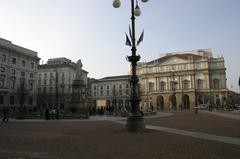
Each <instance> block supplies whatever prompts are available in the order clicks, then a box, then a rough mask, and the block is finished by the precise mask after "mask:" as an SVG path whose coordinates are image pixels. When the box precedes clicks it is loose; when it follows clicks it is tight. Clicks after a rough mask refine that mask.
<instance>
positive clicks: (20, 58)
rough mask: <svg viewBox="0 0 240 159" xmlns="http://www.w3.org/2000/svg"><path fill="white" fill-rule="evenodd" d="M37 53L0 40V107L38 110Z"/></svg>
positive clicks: (13, 109)
mask: <svg viewBox="0 0 240 159" xmlns="http://www.w3.org/2000/svg"><path fill="white" fill-rule="evenodd" d="M39 60H40V58H39V57H38V55H37V52H35V51H32V50H29V49H26V48H23V47H21V46H18V45H15V44H13V43H12V42H11V41H8V40H5V39H1V38H0V107H3V106H7V107H11V108H12V111H15V109H17V108H19V106H23V107H24V109H28V110H33V109H35V108H36V77H37V67H38V63H39Z"/></svg>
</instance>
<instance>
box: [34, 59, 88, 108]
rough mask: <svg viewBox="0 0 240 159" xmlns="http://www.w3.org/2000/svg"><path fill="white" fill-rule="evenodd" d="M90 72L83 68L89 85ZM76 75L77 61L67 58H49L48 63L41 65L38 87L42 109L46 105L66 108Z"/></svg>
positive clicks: (85, 79)
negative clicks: (88, 76)
mask: <svg viewBox="0 0 240 159" xmlns="http://www.w3.org/2000/svg"><path fill="white" fill-rule="evenodd" d="M87 75H88V72H87V71H85V70H83V71H82V76H83V80H84V84H85V85H87V82H88V80H87V79H88V78H87ZM75 76H76V63H74V62H72V61H71V60H69V59H67V58H64V57H62V58H53V59H49V60H48V61H47V63H46V64H43V65H39V67H38V77H37V80H38V82H37V88H38V93H37V95H38V106H39V107H40V109H41V110H44V109H45V108H46V107H49V108H53V107H56V106H58V107H59V108H61V109H64V107H65V104H66V103H67V102H68V101H69V100H70V98H71V93H72V84H73V80H74V79H75Z"/></svg>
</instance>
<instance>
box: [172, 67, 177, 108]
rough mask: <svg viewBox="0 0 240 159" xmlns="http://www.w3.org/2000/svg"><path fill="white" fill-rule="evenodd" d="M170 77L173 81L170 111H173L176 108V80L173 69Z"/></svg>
mask: <svg viewBox="0 0 240 159" xmlns="http://www.w3.org/2000/svg"><path fill="white" fill-rule="evenodd" d="M172 76H173V80H172V89H173V96H172V109H173V110H177V106H176V104H177V103H176V92H175V90H176V83H177V81H176V79H175V69H172Z"/></svg>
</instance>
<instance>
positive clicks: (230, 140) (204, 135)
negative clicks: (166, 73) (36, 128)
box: [11, 111, 240, 146]
mask: <svg viewBox="0 0 240 159" xmlns="http://www.w3.org/2000/svg"><path fill="white" fill-rule="evenodd" d="M200 112H202V113H207V114H212V115H218V116H222V117H226V118H232V119H237V120H240V116H239V115H236V114H233V113H228V112H217V111H212V112H210V111H200ZM171 115H174V112H157V114H156V115H151V116H145V117H144V118H159V117H166V116H171ZM11 121H16V122H44V121H45V120H41V119H40V120H39V119H27V120H15V119H11ZM51 121H56V120H49V121H45V122H51ZM60 121H63V122H64V121H66V122H68V121H78V122H82V121H111V122H113V123H118V124H124V125H125V124H126V117H116V116H106V115H103V116H99V115H97V116H90V119H84V120H83V119H81V120H80V119H71V120H68V119H63V120H60ZM145 126H146V128H147V129H151V130H156V131H161V132H167V133H173V134H177V135H184V136H190V137H194V138H200V139H206V140H212V141H218V142H223V143H228V144H234V145H239V146H240V139H239V138H234V137H227V136H220V135H214V134H209V133H201V132H194V131H186V130H181V129H174V128H167V127H162V126H154V125H145Z"/></svg>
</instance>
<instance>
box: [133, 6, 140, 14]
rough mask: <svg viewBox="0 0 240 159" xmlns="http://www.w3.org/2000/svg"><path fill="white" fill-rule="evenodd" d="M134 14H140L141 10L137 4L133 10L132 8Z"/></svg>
mask: <svg viewBox="0 0 240 159" xmlns="http://www.w3.org/2000/svg"><path fill="white" fill-rule="evenodd" d="M134 15H135V16H140V15H141V10H140V8H139V7H138V6H136V8H135V10H134Z"/></svg>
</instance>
